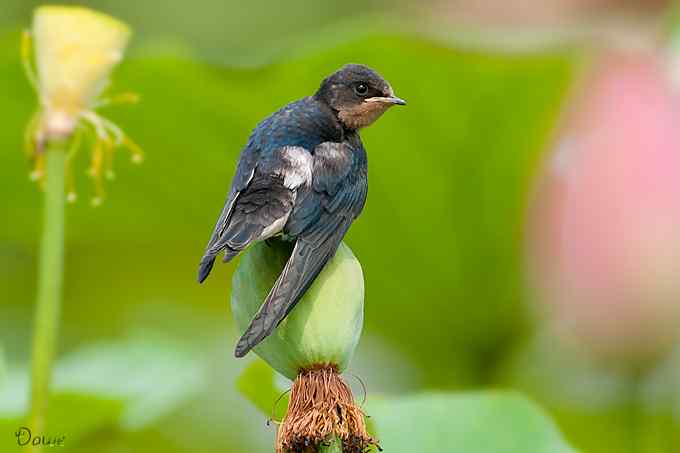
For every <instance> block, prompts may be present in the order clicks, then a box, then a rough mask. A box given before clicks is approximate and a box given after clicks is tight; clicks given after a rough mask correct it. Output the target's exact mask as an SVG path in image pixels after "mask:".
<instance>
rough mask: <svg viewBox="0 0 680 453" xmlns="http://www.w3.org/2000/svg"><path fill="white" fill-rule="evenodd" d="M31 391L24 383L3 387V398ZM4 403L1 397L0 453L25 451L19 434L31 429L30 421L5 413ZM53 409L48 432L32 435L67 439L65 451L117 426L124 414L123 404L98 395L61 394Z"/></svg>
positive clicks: (56, 396) (53, 401)
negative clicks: (8, 394)
mask: <svg viewBox="0 0 680 453" xmlns="http://www.w3.org/2000/svg"><path fill="white" fill-rule="evenodd" d="M24 382H26V381H25V380H24ZM27 388H28V385H24V384H23V383H20V384H19V386H17V385H16V383H15V384H14V385H10V386H9V388H7V387H5V388H2V387H1V386H0V395H1V394H3V393H5V392H17V391H22V392H23V391H25V390H27ZM3 402H4V401H3V398H2V397H0V433H2V436H0V451H3V452H14V451H25V448H20V447H19V446H18V445H17V438H16V437H15V433H16V432H17V431H18V430H19V428H21V427H26V426H27V421H26V417H25V416H24V415H14V416H12V415H10V414H8V413H4V409H6V408H5V407H3V405H2V403H3ZM49 408H50V409H49V411H48V417H47V426H48V428H47V431H46V432H44V433H31V434H32V435H33V436H36V434H37V435H45V436H46V437H48V438H51V439H55V438H59V437H61V436H65V438H64V448H63V450H64V451H69V450H70V449H71V448H73V447H75V446H77V445H78V443H79V442H80V441H81V440H83V439H84V438H86V437H87V436H88V435H91V434H94V433H96V432H98V431H101V430H103V429H106V428H107V427H112V426H115V424H116V423H117V421H118V420H119V418H120V416H121V414H122V412H123V402H122V401H117V400H113V399H109V398H104V397H101V396H98V395H90V394H85V393H72V392H64V391H57V392H55V393H54V394H53V395H51V396H50V401H49Z"/></svg>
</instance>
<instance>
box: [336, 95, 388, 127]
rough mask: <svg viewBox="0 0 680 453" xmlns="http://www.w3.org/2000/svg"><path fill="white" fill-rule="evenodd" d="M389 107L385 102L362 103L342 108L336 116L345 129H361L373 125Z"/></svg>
mask: <svg viewBox="0 0 680 453" xmlns="http://www.w3.org/2000/svg"><path fill="white" fill-rule="evenodd" d="M391 106H392V104H390V103H387V102H370V101H364V102H362V103H361V104H358V105H352V106H348V107H343V108H342V109H340V111H339V112H338V116H339V117H340V121H342V123H343V124H344V125H345V127H346V128H348V129H361V128H362V127H366V126H370V125H371V124H373V122H375V120H377V119H378V118H380V115H382V114H383V113H385V111H386V110H387V109H388V108H390V107H391Z"/></svg>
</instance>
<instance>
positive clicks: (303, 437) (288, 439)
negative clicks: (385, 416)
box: [276, 365, 378, 453]
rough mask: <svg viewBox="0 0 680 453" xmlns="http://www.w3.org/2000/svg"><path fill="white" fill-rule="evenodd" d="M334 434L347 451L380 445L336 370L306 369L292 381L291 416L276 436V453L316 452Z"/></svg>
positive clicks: (289, 413)
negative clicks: (368, 428)
mask: <svg viewBox="0 0 680 453" xmlns="http://www.w3.org/2000/svg"><path fill="white" fill-rule="evenodd" d="M333 435H336V436H338V437H339V438H340V439H341V440H342V445H343V451H347V452H363V451H365V450H367V449H368V448H370V447H371V446H372V445H378V441H377V440H375V439H374V438H372V437H371V436H369V435H368V432H367V431H366V423H365V422H364V413H363V411H362V410H361V408H360V407H358V406H357V405H356V404H355V403H354V396H353V395H352V391H351V390H350V388H349V386H348V385H347V384H346V383H345V382H344V381H343V380H342V377H341V376H340V374H339V373H338V370H337V368H336V367H335V366H333V365H321V366H316V367H313V368H310V369H307V370H303V371H301V372H300V374H298V376H297V378H296V379H295V381H294V382H293V388H292V389H291V394H290V403H289V404H288V413H287V414H286V418H285V419H284V421H283V424H281V426H280V427H279V430H278V432H277V435H276V452H277V453H289V452H296V453H297V452H316V451H317V450H318V446H319V445H320V444H321V443H322V442H325V441H326V440H327V439H329V438H330V437H331V436H333Z"/></svg>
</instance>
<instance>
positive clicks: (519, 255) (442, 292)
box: [0, 0, 680, 453]
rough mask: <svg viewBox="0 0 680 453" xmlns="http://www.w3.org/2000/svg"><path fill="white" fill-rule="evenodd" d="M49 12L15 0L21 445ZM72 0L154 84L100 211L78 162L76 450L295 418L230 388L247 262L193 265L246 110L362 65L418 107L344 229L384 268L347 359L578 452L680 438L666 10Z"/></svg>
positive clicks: (8, 380)
mask: <svg viewBox="0 0 680 453" xmlns="http://www.w3.org/2000/svg"><path fill="white" fill-rule="evenodd" d="M38 3H39V2H34V1H27V0H3V2H2V6H1V7H0V99H1V101H0V123H1V126H0V188H1V189H2V190H1V193H2V199H3V201H2V203H0V219H1V220H2V221H1V226H0V428H1V429H2V431H1V432H0V438H2V442H5V441H10V443H12V442H14V441H15V439H14V436H13V430H15V429H16V426H15V425H14V424H13V423H14V422H13V421H12V420H13V419H12V417H16V416H18V415H20V414H21V411H22V408H23V407H24V406H25V402H26V401H25V400H26V397H27V387H26V385H27V380H26V372H25V366H26V365H27V364H28V360H29V351H30V342H31V329H32V315H33V302H34V291H35V277H36V256H37V246H38V238H39V234H40V225H41V196H40V192H39V190H38V189H37V188H36V186H35V185H34V184H33V183H31V182H30V181H29V179H28V172H29V170H30V167H29V164H28V162H27V160H26V158H25V156H24V154H23V153H22V135H23V127H24V125H25V123H26V122H27V120H28V118H29V117H30V114H31V112H32V111H33V109H34V108H35V105H36V101H35V95H34V93H33V92H32V91H31V89H30V86H29V85H28V83H27V82H26V80H25V77H24V75H23V73H22V71H21V66H20V60H19V32H20V30H21V29H22V28H24V27H26V26H28V25H29V24H30V20H31V11H32V9H33V8H34V7H35V6H36V5H37V4H38ZM40 3H43V2H40ZM60 3H62V4H63V3H76V4H81V5H88V6H91V7H94V8H97V9H99V10H102V11H104V12H108V13H110V14H112V15H114V16H117V17H119V18H121V19H123V20H125V21H127V22H128V23H130V24H131V25H132V27H133V28H134V30H135V38H134V40H133V43H132V47H131V49H130V52H129V54H128V58H127V59H126V60H125V62H124V63H123V64H122V66H121V67H120V68H118V70H117V71H116V73H115V76H114V79H115V83H114V85H113V88H114V91H116V92H118V91H126V90H133V91H136V92H138V93H139V94H140V95H141V102H140V103H139V104H138V105H136V106H133V107H129V106H122V107H115V108H111V109H109V110H108V111H107V112H106V114H107V115H108V116H110V117H111V118H114V119H115V120H116V121H117V122H118V123H119V124H120V125H121V126H123V127H124V129H125V130H126V131H127V132H128V133H129V134H130V136H132V137H134V138H135V139H136V141H137V142H139V143H140V144H141V145H142V147H143V148H144V150H145V152H146V154H147V159H146V161H145V163H144V164H143V165H142V166H141V167H137V166H132V165H130V163H129V159H128V158H127V157H126V156H125V155H124V152H120V153H118V155H117V158H116V169H117V179H116V181H115V182H113V183H111V184H108V186H107V197H106V200H105V202H104V204H103V205H102V206H101V207H98V208H92V207H90V205H89V203H88V199H89V197H91V196H92V188H91V183H90V181H88V179H87V178H86V177H85V169H86V168H87V163H86V157H85V155H86V153H82V154H81V156H80V160H79V163H77V164H76V168H78V169H79V172H78V175H79V176H78V181H77V184H78V196H79V201H78V202H77V203H76V204H74V205H71V206H69V207H68V211H67V215H68V222H67V261H66V281H65V301H64V306H63V312H62V325H61V332H60V333H61V335H60V337H61V339H60V345H59V357H60V360H59V362H58V365H57V369H56V375H55V386H56V389H57V390H58V392H57V395H56V396H55V399H56V402H53V404H52V408H53V409H52V410H53V412H52V414H51V417H52V418H53V419H55V420H56V419H59V420H61V422H62V423H66V425H65V426H67V427H68V429H66V428H64V429H66V432H69V433H72V434H71V437H70V438H69V442H68V445H67V447H66V448H68V449H69V450H72V451H83V452H90V451H93V449H94V448H95V447H96V448H97V450H98V451H100V452H136V451H146V452H156V451H158V452H161V451H162V452H191V451H201V452H218V451H219V452H224V451H230V452H231V451H233V452H243V451H269V449H270V448H271V445H272V439H273V433H274V428H273V427H271V426H267V425H266V423H265V421H266V419H267V416H266V415H264V414H262V413H261V412H259V411H258V410H257V409H256V408H255V406H254V405H252V404H251V403H250V402H249V401H248V400H247V399H246V398H244V397H243V396H242V395H241V394H240V393H239V392H238V391H237V389H236V387H235V384H234V383H235V381H236V380H237V377H238V376H239V375H240V373H241V372H242V370H243V369H244V367H246V365H247V364H248V363H250V361H252V360H253V359H252V358H250V359H248V360H236V359H234V358H233V356H232V347H233V345H234V342H235V340H236V338H237V333H236V332H235V327H234V323H233V321H232V319H231V314H230V310H229V307H228V300H229V294H230V279H231V274H232V272H233V270H234V265H219V266H217V268H216V269H215V271H214V275H212V276H211V278H210V279H209V280H208V281H207V283H206V284H205V285H203V286H199V285H198V284H196V283H195V272H196V266H197V263H198V260H199V258H200V256H201V252H202V251H203V247H204V245H205V242H206V241H207V238H208V235H209V234H210V232H211V230H212V227H213V222H214V220H215V218H216V216H217V214H218V213H219V211H220V209H221V206H222V203H223V201H224V197H225V196H226V193H227V190H228V186H229V183H230V179H231V176H232V174H233V171H234V168H235V164H236V161H237V157H238V153H239V151H240V149H241V147H242V146H243V144H244V143H245V141H246V139H247V136H248V133H249V131H250V130H251V129H252V127H254V125H255V124H256V123H257V121H259V120H260V119H262V118H263V117H264V116H266V115H267V114H269V113H270V112H271V111H273V110H274V109H276V108H278V107H280V106H282V105H284V104H285V103H287V102H289V101H291V100H294V99H296V98H299V97H302V96H305V95H309V94H312V93H313V92H314V91H315V89H316V88H317V86H318V84H319V82H320V80H321V79H322V78H323V77H324V76H325V75H327V74H329V73H330V72H332V71H334V70H335V69H336V68H338V67H339V66H341V65H342V64H345V63H348V62H361V63H365V64H368V65H370V66H372V67H374V68H376V69H377V70H378V71H379V72H381V73H382V74H383V75H384V76H385V77H386V78H387V79H388V80H389V81H390V82H391V84H392V85H393V87H394V88H395V91H396V93H397V94H398V95H399V96H401V97H403V98H405V99H406V100H408V102H409V105H408V106H407V107H405V108H403V109H393V110H392V111H390V112H388V113H387V114H386V115H385V116H384V117H383V118H382V119H381V120H380V121H379V122H377V123H376V124H375V125H374V126H372V127H371V128H369V129H367V130H366V131H364V132H363V134H362V136H363V139H364V143H365V145H366V148H367V150H368V153H369V162H370V164H369V168H370V170H369V172H370V191H369V197H368V202H367V205H366V208H365V211H364V213H363V215H362V216H361V217H360V219H359V220H358V221H357V222H356V223H355V224H354V226H353V227H352V229H351V230H350V232H349V234H348V236H347V238H346V242H347V243H348V244H349V245H350V246H351V247H352V249H353V250H354V253H355V254H356V255H357V257H358V258H359V260H360V261H361V263H362V265H363V268H364V272H365V277H366V324H365V327H364V335H363V338H362V341H361V344H360V346H359V349H358V352H357V354H356V356H355V359H354V362H353V364H352V366H351V372H352V373H353V374H355V375H357V376H359V377H360V378H361V380H362V381H363V382H364V383H365V385H366V387H367V388H368V392H369V399H370V398H372V397H375V398H380V395H410V394H416V393H419V392H423V391H469V390H484V389H514V390H517V391H519V392H521V393H523V394H524V395H526V396H528V397H529V398H530V399H531V400H533V401H534V402H536V403H537V405H539V406H541V407H542V408H543V409H544V410H545V411H546V413H547V414H548V415H549V416H550V417H551V418H552V419H553V420H554V421H555V423H556V425H557V427H558V429H559V430H560V431H561V433H562V434H563V435H564V438H566V440H567V441H568V442H569V443H570V444H571V445H572V446H573V447H574V448H575V449H576V450H579V451H585V452H596V453H597V452H674V451H680V348H679V347H678V336H677V333H678V332H677V331H678V327H679V326H680V39H676V35H675V33H674V30H675V23H676V22H677V20H676V16H677V15H676V14H674V9H675V5H674V4H672V2H670V1H664V0H627V1H623V0H544V1H538V0H536V1H532V0H512V1H504V2H500V1H499V2H494V1H482V2H480V1H473V0H460V1H432V2H417V3H416V2H403V3H400V2H388V1H355V0H344V1H323V2H303V1H299V0H292V1H288V2H274V1H269V0H254V1H250V2H237V1H217V0H194V1H191V2H186V1H180V0H165V1H164V2H140V1H127V0H116V1H114V0H108V1H107V0H101V1H95V0H91V1H81V2H60ZM678 37H680V35H678ZM279 384H280V386H281V387H282V388H286V386H287V383H286V382H284V381H283V380H281V381H280V382H279ZM352 385H353V387H354V388H355V390H356V392H357V393H358V394H361V393H362V389H361V385H359V384H358V383H353V384H352ZM256 391H257V390H256ZM271 400H272V401H271V403H272V406H273V404H274V401H273V398H271ZM404 410H410V409H408V408H406V409H404ZM440 422H441V421H440ZM3 423H4V424H3ZM60 426H62V425H60ZM442 426H443V428H442V429H443V432H446V429H447V428H446V426H445V425H442ZM0 445H4V444H2V443H0ZM8 448H9V447H8ZM2 451H5V450H4V449H3V450H2ZM7 451H10V450H7ZM423 451H425V450H423ZM432 451H434V450H432ZM444 451H446V450H444ZM470 451H472V450H470ZM480 451H484V450H480ZM486 451H492V450H486ZM525 451H526V450H525Z"/></svg>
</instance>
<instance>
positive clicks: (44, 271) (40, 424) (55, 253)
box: [29, 141, 66, 451]
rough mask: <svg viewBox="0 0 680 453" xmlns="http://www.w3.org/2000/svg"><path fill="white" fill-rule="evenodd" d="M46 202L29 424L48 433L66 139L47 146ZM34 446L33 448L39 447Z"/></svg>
mask: <svg viewBox="0 0 680 453" xmlns="http://www.w3.org/2000/svg"><path fill="white" fill-rule="evenodd" d="M45 153H46V155H45V159H46V164H45V177H46V178H47V180H46V182H45V206H44V213H43V216H44V217H43V222H44V224H43V232H42V239H41V243H40V263H39V268H38V294H37V301H36V313H35V325H34V327H33V356H32V368H31V412H30V419H29V426H30V427H31V430H32V432H33V433H34V435H35V436H40V435H43V434H44V435H46V433H45V419H46V414H47V401H48V397H49V387H50V378H51V370H52V361H53V358H54V351H55V346H56V337H57V329H58V325H59V312H60V307H61V292H62V283H63V279H64V199H65V196H64V173H65V163H66V142H64V141H52V142H50V143H49V144H48V145H47V147H46V148H45ZM39 450H40V447H34V449H33V451H39Z"/></svg>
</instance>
